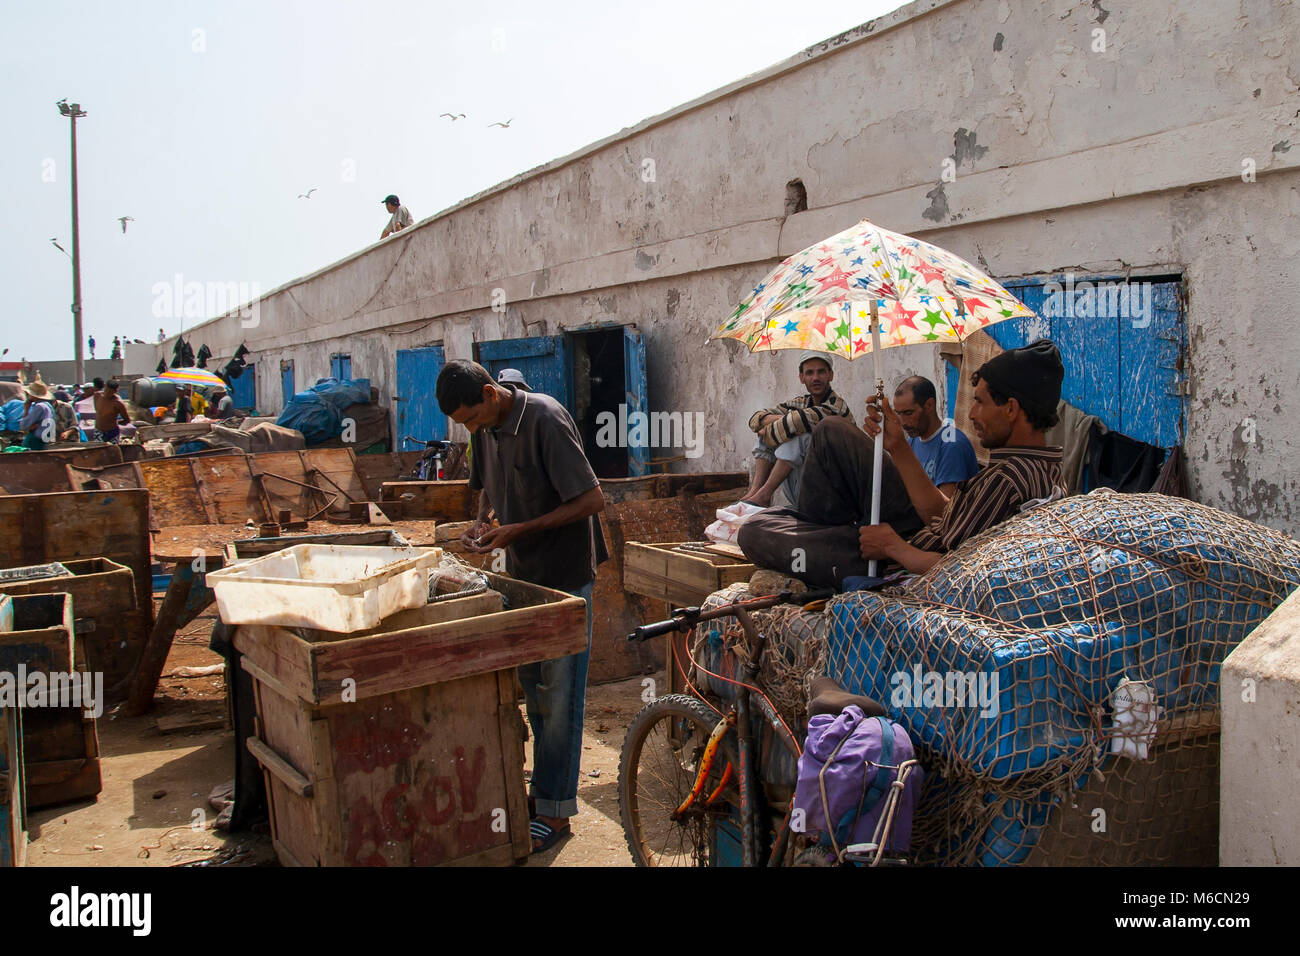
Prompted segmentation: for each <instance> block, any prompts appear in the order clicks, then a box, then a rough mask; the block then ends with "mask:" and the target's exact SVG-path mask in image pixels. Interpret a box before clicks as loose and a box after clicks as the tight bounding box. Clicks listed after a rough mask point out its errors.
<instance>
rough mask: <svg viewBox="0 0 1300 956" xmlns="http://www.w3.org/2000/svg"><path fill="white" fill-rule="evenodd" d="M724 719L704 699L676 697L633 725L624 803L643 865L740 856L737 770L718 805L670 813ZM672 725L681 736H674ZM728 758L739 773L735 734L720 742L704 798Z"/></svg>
mask: <svg viewBox="0 0 1300 956" xmlns="http://www.w3.org/2000/svg"><path fill="white" fill-rule="evenodd" d="M718 720H719V717H718V715H717V714H716V713H715V712H714V711H713V710H711V709H710V708H709V707H708V706H707V705H706V704H705V703H704V702H703V701H701V700H699V699H698V698H695V697H691V696H689V695H687V694H671V695H669V696H667V697H660V698H658V699H656V700H654V701H651V702H650V703H649V704H647V705H646V706H645V707H644V708H642V710H641V712H640V713H639V714H637V715H636V717H634V718H633V719H632V723H631V724H629V725H628V728H627V735H626V736H625V737H624V738H623V749H622V751H621V753H620V754H619V763H618V808H619V816H620V818H621V820H622V823H623V835H624V837H625V839H626V840H627V846H628V850H629V851H630V852H631V854H632V860H633V861H634V862H635V863H636V865H637V866H718V865H720V861H721V859H722V858H723V856H725V855H732V856H735V855H737V854H738V853H739V836H738V831H737V830H736V829H735V827H734V826H733V824H732V820H733V819H734V814H735V812H736V810H737V808H738V807H739V805H740V789H739V784H738V782H737V778H736V777H735V775H733V779H732V781H731V782H730V783H729V784H728V786H727V788H726V789H725V790H724V791H723V792H722V794H721V796H720V797H719V798H718V800H717V801H716V802H715V804H714V805H713V806H714V809H712V810H711V811H700V812H697V813H693V814H691V815H689V816H688V817H686V818H684V819H680V820H674V819H673V818H672V811H673V810H675V809H676V808H677V807H678V806H680V805H681V803H682V802H683V801H684V800H685V799H686V797H687V796H688V794H689V793H690V791H691V787H692V785H693V784H694V782H695V778H696V771H697V767H698V760H699V758H700V756H701V754H702V753H703V751H704V745H705V744H706V743H707V742H708V739H709V735H710V734H711V733H712V732H713V728H714V727H715V726H717V723H718ZM674 730H675V731H677V733H678V735H679V739H678V740H674V739H673V735H672V732H673V731H674ZM728 762H730V763H731V764H732V765H733V766H734V767H735V768H736V772H737V773H738V772H739V769H740V761H739V760H738V758H737V756H736V745H735V738H734V734H733V733H732V732H730V731H729V732H728V733H727V735H726V736H725V737H723V739H722V742H721V746H720V747H719V750H718V754H717V757H716V758H715V760H714V763H713V766H712V768H711V769H710V772H709V779H708V782H707V784H706V786H705V791H706V793H705V794H701V796H700V800H701V801H702V800H703V799H704V796H706V795H707V792H708V791H712V790H713V789H714V788H716V787H717V785H718V784H719V783H720V782H721V780H722V777H723V772H724V770H725V768H726V766H727V763H728ZM727 850H731V851H732V852H731V853H730V854H727V853H726V852H725V851H727Z"/></svg>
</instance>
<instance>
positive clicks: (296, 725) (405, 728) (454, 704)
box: [234, 575, 587, 866]
mask: <svg viewBox="0 0 1300 956" xmlns="http://www.w3.org/2000/svg"><path fill="white" fill-rule="evenodd" d="M488 579H489V581H490V585H491V589H492V590H490V591H488V592H486V593H480V594H477V595H473V596H468V597H461V598H453V599H450V600H447V601H445V602H439V603H435V604H430V605H427V606H425V607H423V608H416V609H413V610H409V611H403V612H400V613H398V614H395V615H392V616H390V617H389V618H387V619H386V620H384V621H383V623H382V624H381V625H380V626H379V627H378V628H375V629H374V630H372V631H364V632H359V633H353V634H332V633H328V632H323V631H316V630H311V629H306V628H286V627H277V626H270V625H245V626H240V627H238V628H237V629H236V631H235V637H234V645H235V648H236V649H237V650H238V651H240V653H242V654H243V658H242V661H241V663H242V666H243V668H244V669H245V670H246V671H247V672H248V673H249V674H250V675H251V676H252V678H253V683H254V694H255V698H256V704H257V721H256V735H255V736H254V737H252V738H249V740H248V741H247V747H248V749H249V751H250V752H252V753H253V755H254V756H255V757H256V758H257V760H258V761H259V763H260V764H261V765H262V768H263V771H264V776H265V780H266V786H267V795H268V802H269V804H270V811H271V832H272V838H273V840H274V845H275V848H276V852H277V854H278V855H279V857H280V860H281V862H282V863H285V864H286V865H302V866H338V865H370V866H403V865H406V866H410V865H414V866H427V865H434V864H459V865H467V864H496V865H501V864H510V863H514V862H518V861H521V860H523V859H524V858H525V857H527V856H528V854H529V851H530V848H531V841H530V837H529V833H528V811H527V798H526V795H525V792H524V781H523V764H524V754H523V740H524V729H523V721H522V719H521V717H520V715H519V705H518V691H517V684H516V679H515V667H516V666H517V665H519V664H525V663H530V662H533V661H539V660H548V659H552V658H557V657H563V656H566V655H568V654H573V653H576V652H578V651H580V650H582V649H583V648H585V647H586V646H587V612H586V606H585V604H584V602H583V601H582V599H580V598H575V597H572V596H570V595H567V594H562V593H560V592H556V591H550V590H547V589H545V588H539V587H536V586H534V585H530V584H525V583H523V582H520V581H514V580H511V579H509V578H505V577H502V576H499V575H488ZM503 597H504V598H505V605H506V606H507V607H508V608H509V609H508V610H503V609H502V607H503V604H502V598H503Z"/></svg>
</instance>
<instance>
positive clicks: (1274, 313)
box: [164, 0, 1300, 532]
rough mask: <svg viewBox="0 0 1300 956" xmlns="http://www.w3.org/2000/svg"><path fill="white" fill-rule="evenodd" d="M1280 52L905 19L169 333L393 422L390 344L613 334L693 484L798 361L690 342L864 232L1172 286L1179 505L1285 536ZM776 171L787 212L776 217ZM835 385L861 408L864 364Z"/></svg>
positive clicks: (1280, 35)
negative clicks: (684, 435)
mask: <svg viewBox="0 0 1300 956" xmlns="http://www.w3.org/2000/svg"><path fill="white" fill-rule="evenodd" d="M1096 30H1104V31H1105V43H1106V47H1105V51H1104V52H1102V51H1099V50H1094V44H1095V43H1096V38H1097V35H1096V34H1095V32H1094V31H1096ZM1298 35H1300V10H1298V9H1297V7H1296V4H1295V3H1293V2H1290V0H1274V2H1269V0H1239V2H1228V0H1199V2H1196V3H1171V2H1169V0H1163V2H1161V0H1137V2H1131V3H1127V4H1123V5H1121V4H1114V5H1112V7H1111V8H1106V7H1105V5H1104V4H1102V5H1094V4H1091V3H1088V2H1069V0H996V2H995V0H982V2H971V0H922V2H918V3H914V4H912V5H910V6H908V7H906V8H903V9H902V10H900V11H896V12H895V13H893V14H890V15H888V16H886V17H883V18H880V19H879V20H876V21H873V22H872V23H869V24H865V25H863V26H862V27H860V28H857V29H856V30H854V31H850V32H849V33H847V34H844V35H843V36H841V37H836V38H833V39H832V40H830V41H827V42H826V43H824V44H819V45H818V46H816V47H813V48H810V49H808V50H805V51H803V52H801V53H799V54H797V55H796V56H794V57H792V58H790V59H789V60H787V61H785V62H784V63H781V64H778V65H776V66H774V67H772V68H771V69H769V70H767V71H764V72H763V73H760V74H756V75H755V76H752V77H747V78H745V79H743V80H739V81H737V82H736V83H734V84H732V85H730V86H728V87H726V88H724V89H722V90H719V91H717V92H715V93H713V94H710V95H709V96H706V97H702V98H701V99H700V100H697V101H694V102H692V103H688V104H684V105H683V106H681V107H679V108H677V109H675V110H673V111H671V112H670V113H667V114H664V115H663V116H659V117H654V118H652V119H650V120H647V121H645V122H644V123H641V124H640V125H638V126H637V127H634V128H632V129H631V130H627V131H623V132H621V133H619V134H617V135H616V136H613V137H611V138H609V139H607V140H604V141H602V142H600V143H596V144H593V145H592V146H590V147H588V148H587V149H585V150H582V151H580V152H578V153H575V154H573V155H572V156H567V157H563V158H561V159H558V160H556V161H555V162H553V163H550V164H548V165H547V166H544V167H541V168H539V169H537V170H532V171H529V172H528V173H525V174H522V175H521V176H519V177H516V178H515V179H514V180H511V181H510V182H507V183H504V184H502V185H501V186H500V187H497V188H495V189H493V190H489V191H487V192H485V193H483V194H480V195H479V196H475V197H472V198H470V199H468V200H466V201H465V202H464V203H462V204H460V205H459V206H457V207H455V208H453V209H451V210H448V211H446V212H444V213H440V214H439V215H437V216H434V217H431V218H430V219H427V220H425V221H423V222H421V223H419V224H418V225H417V226H416V227H415V228H413V229H410V230H406V231H404V232H402V233H400V234H399V235H398V236H396V237H394V238H390V239H388V240H386V241H384V242H382V243H379V244H377V245H375V246H373V247H371V248H369V249H366V250H364V251H362V252H360V253H358V254H357V255H355V256H353V257H351V258H349V259H347V260H344V261H342V262H339V263H336V264H334V265H332V266H329V267H328V268H326V269H324V270H322V271H321V272H318V273H316V274H314V275H312V276H308V277H305V278H304V279H302V280H299V281H298V282H295V283H293V284H291V285H290V286H288V287H285V288H283V289H280V290H276V291H275V292H273V293H270V294H269V295H268V296H266V297H265V299H264V300H263V301H262V302H261V304H260V315H259V324H258V325H257V327H256V328H242V327H241V325H240V320H239V319H238V318H237V317H226V318H222V319H219V320H216V321H214V322H212V323H209V324H207V325H204V326H201V327H199V328H196V329H194V330H192V331H191V332H190V333H189V335H191V336H192V338H193V341H194V342H195V344H196V347H197V345H198V344H199V343H201V342H207V343H208V345H209V346H210V347H211V348H212V349H213V350H214V351H215V352H218V353H221V354H227V355H228V354H230V353H231V352H232V351H233V350H234V348H235V346H236V345H237V344H238V343H239V342H240V341H241V340H242V341H246V342H247V343H248V345H249V347H250V348H251V349H253V351H254V353H255V355H254V356H251V357H250V359H251V360H255V361H256V362H257V366H258V394H259V396H262V397H263V399H264V403H265V404H267V405H268V406H270V407H275V406H278V403H279V395H280V384H279V368H278V364H279V363H278V360H279V359H281V358H290V359H293V360H294V361H295V363H296V374H297V381H298V383H299V386H300V387H301V385H303V384H305V383H308V382H310V381H312V380H314V379H315V378H316V377H319V376H322V375H325V374H327V373H328V369H329V355H330V353H332V352H338V351H345V352H350V353H351V354H352V364H353V369H354V374H357V375H365V376H368V377H370V379H371V380H372V382H373V383H374V384H375V385H377V386H378V387H379V389H380V393H381V396H382V399H383V400H384V401H390V400H391V398H392V394H393V391H392V390H393V377H394V353H395V351H396V350H398V349H401V348H407V347H411V346H416V345H426V344H431V343H438V342H441V343H443V344H444V345H445V346H446V348H447V354H448V357H449V358H457V357H469V356H470V355H471V347H472V343H473V341H475V340H484V339H492V338H500V337H513V336H519V335H537V334H554V333H556V332H557V331H559V330H561V329H564V328H570V327H573V326H578V325H584V324H589V323H592V322H594V321H599V320H609V321H616V322H636V323H637V324H638V325H639V326H640V327H641V329H642V330H643V331H644V332H645V334H646V339H647V346H648V366H649V375H650V393H651V394H650V398H651V405H652V407H656V408H669V409H674V410H683V411H693V410H700V411H703V412H705V414H706V422H707V426H708V434H709V435H710V438H711V441H710V445H709V448H708V450H707V451H706V453H705V455H704V457H702V458H700V459H696V460H695V461H694V462H693V463H692V464H691V467H692V468H695V469H720V468H734V467H737V466H739V465H741V464H742V461H741V457H740V456H742V455H743V454H744V452H745V451H746V450H747V449H748V447H749V441H750V440H749V439H748V438H747V437H746V430H745V427H744V420H745V418H746V417H747V414H748V410H750V409H752V408H754V407H758V406H759V405H764V404H768V403H770V402H771V401H772V400H773V398H774V397H784V396H787V395H789V394H792V393H793V392H795V391H796V388H797V383H796V380H795V365H796V361H797V359H796V357H795V356H793V355H788V354H787V355H782V356H780V357H776V356H772V355H766V354H763V355H756V356H749V355H747V354H745V353H744V352H743V350H742V348H741V347H740V346H739V344H738V343H735V342H729V341H727V342H718V343H712V344H709V345H707V346H706V345H705V344H704V341H705V339H706V338H707V336H708V335H709V333H710V332H712V331H713V330H714V329H715V328H716V327H717V326H718V325H719V324H720V323H721V322H722V320H723V319H724V318H725V317H726V316H727V314H728V313H729V312H730V311H731V310H732V308H733V307H734V305H735V304H736V303H737V302H738V301H739V300H740V299H741V298H742V297H743V296H744V295H745V294H746V293H747V292H748V290H749V289H750V287H751V286H752V285H753V283H754V282H756V281H757V280H758V279H759V278H760V277H761V276H762V275H763V274H764V273H765V272H766V271H767V270H768V269H769V268H771V267H772V266H773V265H775V263H776V262H777V261H779V260H780V259H781V258H784V257H785V256H787V255H790V254H791V253H793V252H796V251H798V250H799V249H801V248H803V247H805V246H807V245H809V244H811V243H813V242H816V241H818V240H820V239H822V238H824V237H825V236H828V235H831V234H833V233H835V232H838V231H839V230H841V229H843V228H845V227H847V226H849V225H851V224H852V223H853V222H855V221H856V220H857V219H859V218H861V217H863V216H869V217H870V218H872V219H873V220H874V221H876V222H878V223H880V224H881V225H883V226H886V227H887V228H891V229H894V230H897V231H900V232H905V233H912V234H916V235H920V236H922V237H924V238H926V239H929V240H931V241H934V242H937V243H939V244H940V245H943V246H946V247H948V248H950V249H952V250H953V251H955V252H957V253H959V254H961V255H964V256H966V257H968V258H970V259H972V261H976V262H983V263H985V264H986V265H987V266H988V269H989V271H990V272H992V273H993V274H994V275H997V276H1002V277H1011V276H1019V275H1034V274H1045V273H1059V272H1064V271H1067V270H1072V271H1074V272H1076V273H1087V272H1114V271H1118V272H1125V271H1129V270H1131V271H1132V274H1134V275H1141V274H1143V273H1146V274H1158V273H1164V274H1168V273H1170V272H1181V273H1183V274H1184V275H1185V277H1186V282H1187V289H1188V311H1187V332H1188V345H1187V352H1186V360H1187V369H1186V370H1187V373H1188V377H1189V379H1190V385H1191V391H1190V397H1189V401H1188V415H1187V422H1186V436H1187V437H1186V449H1187V457H1188V462H1189V470H1190V479H1191V482H1192V485H1193V491H1194V493H1195V494H1196V495H1197V496H1198V497H1199V498H1200V499H1201V500H1203V501H1205V502H1207V503H1209V504H1212V505H1216V506H1219V507H1223V508H1226V509H1228V510H1231V511H1234V512H1237V513H1239V514H1242V515H1244V516H1246V517H1249V518H1253V519H1255V520H1258V521H1261V522H1264V523H1266V524H1270V525H1273V526H1275V527H1279V528H1282V529H1284V530H1288V531H1291V532H1296V531H1297V530H1300V507H1298V506H1297V497H1296V493H1297V491H1298V490H1300V477H1297V474H1296V472H1295V470H1294V469H1293V468H1292V467H1291V461H1292V459H1293V457H1294V456H1295V453H1296V451H1297V448H1300V424H1297V419H1296V416H1295V415H1294V414H1291V413H1290V410H1289V409H1290V406H1292V405H1293V404H1294V403H1295V398H1296V393H1297V387H1298V386H1297V379H1300V375H1297V367H1298V366H1300V337H1297V336H1295V335H1294V334H1293V329H1294V321H1293V313H1294V311H1295V306H1294V305H1293V303H1296V302H1300V271H1297V270H1296V269H1295V268H1294V264H1295V263H1296V262H1297V261H1300V230H1296V229H1295V227H1294V223H1295V222H1296V221H1297V213H1300V191H1298V190H1300V174H1298V173H1297V168H1298V167H1300V126H1298V125H1297V123H1298V121H1297V115H1296V114H1297V103H1296V96H1295V93H1296V90H1297V87H1298V86H1300V66H1297V63H1296V57H1295V53H1294V39H1295V38H1296V36H1298ZM1293 146H1294V147H1296V148H1293ZM646 158H650V159H653V160H654V161H655V167H656V169H655V172H656V179H655V181H654V182H652V183H646V182H643V181H642V178H641V171H642V161H643V159H646ZM946 158H952V159H953V161H954V163H955V166H956V173H957V178H956V181H955V182H949V183H944V182H941V173H942V167H943V163H944V160H945V159H946ZM1246 160H1250V161H1252V162H1253V164H1254V169H1255V181H1253V182H1244V181H1243V179H1242V169H1243V162H1244V161H1246ZM793 177H799V178H801V179H802V180H803V182H804V183H805V185H806V186H807V190H808V202H809V209H808V210H807V211H806V212H802V213H799V214H797V215H794V216H790V217H788V218H787V217H785V216H784V202H785V184H786V182H787V181H788V180H790V179H791V178H793ZM496 288H500V289H503V290H505V294H506V296H507V298H508V308H507V311H506V313H505V314H504V315H500V314H496V313H493V312H492V311H491V310H490V308H489V307H490V304H491V296H492V291H493V289H496ZM244 321H247V320H244ZM164 348H166V349H170V342H169V343H167V344H166V345H165V346H164ZM886 355H887V356H888V359H887V361H886V363H885V365H886V378H887V380H888V381H891V382H892V381H896V380H897V378H898V377H900V376H902V375H903V374H905V373H911V372H914V371H915V372H921V373H924V374H929V375H931V376H932V377H936V379H938V380H939V384H940V386H941V387H942V382H941V378H942V366H941V365H940V361H939V360H938V359H937V356H935V355H934V354H933V352H932V351H931V350H927V349H916V348H913V349H908V350H890V351H888V352H887V353H886ZM837 375H838V378H837V382H836V384H837V388H839V390H840V391H841V392H842V393H845V394H847V395H848V397H849V398H850V399H851V400H852V401H853V402H854V403H855V405H857V404H858V403H860V401H861V400H862V399H863V398H864V397H865V395H866V394H867V393H868V391H869V389H870V387H871V384H872V382H871V374H870V370H869V362H867V363H864V362H857V363H854V365H853V366H852V367H850V366H848V365H846V364H840V366H839V368H838V372H837ZM267 399H270V400H269V401H266V400H267ZM1247 418H1250V419H1252V420H1253V425H1252V426H1250V427H1245V428H1243V425H1242V423H1243V421H1244V420H1245V419H1247ZM1252 433H1253V438H1254V441H1253V442H1247V441H1245V440H1244V439H1245V438H1250V437H1252Z"/></svg>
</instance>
